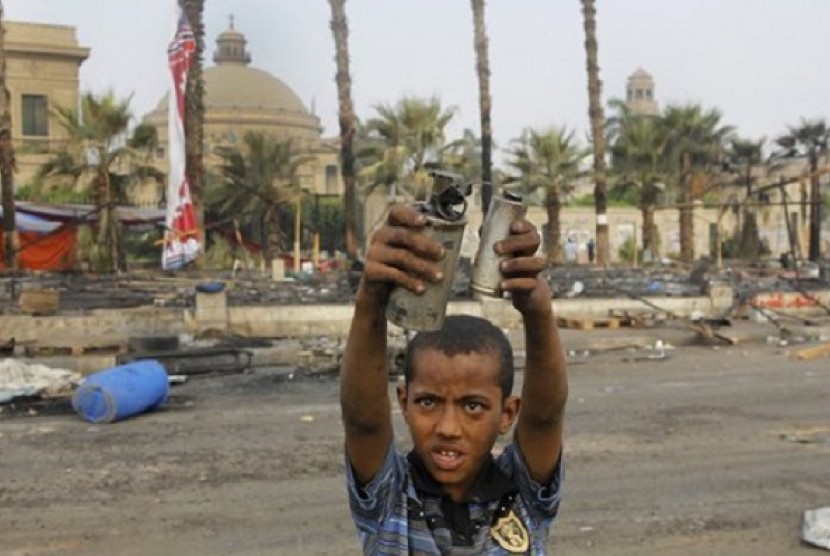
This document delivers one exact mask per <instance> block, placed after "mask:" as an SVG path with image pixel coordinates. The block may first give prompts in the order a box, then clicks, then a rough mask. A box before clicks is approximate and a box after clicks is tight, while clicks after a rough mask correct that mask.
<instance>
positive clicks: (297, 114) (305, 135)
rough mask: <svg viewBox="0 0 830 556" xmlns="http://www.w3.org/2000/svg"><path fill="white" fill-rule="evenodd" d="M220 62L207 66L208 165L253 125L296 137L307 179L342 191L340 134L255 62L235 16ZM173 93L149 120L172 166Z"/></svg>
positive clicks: (159, 155) (147, 192) (146, 199)
mask: <svg viewBox="0 0 830 556" xmlns="http://www.w3.org/2000/svg"><path fill="white" fill-rule="evenodd" d="M213 61H214V62H215V64H216V65H214V66H212V67H207V68H205V70H204V80H205V122H204V136H205V153H206V155H207V158H206V165H207V167H208V169H210V168H216V167H217V166H218V164H219V162H220V158H219V157H218V156H217V155H216V154H215V153H216V147H219V146H225V145H233V144H241V142H242V138H243V137H244V135H245V133H247V132H248V131H254V132H260V133H265V134H270V135H273V136H276V137H279V138H283V139H291V140H292V141H293V142H294V144H295V145H296V146H297V147H298V150H299V151H300V152H302V153H303V154H305V155H309V156H311V157H312V160H311V162H309V163H307V164H305V165H304V166H303V167H302V168H301V170H300V179H301V184H302V186H303V187H304V188H307V189H308V190H309V191H311V192H312V193H318V194H332V195H335V194H336V195H340V194H342V192H343V187H342V182H341V178H340V147H339V139H324V138H323V137H322V136H321V131H322V127H321V124H320V119H319V118H318V117H317V116H316V115H314V114H313V113H311V112H310V111H309V110H308V109H307V108H306V107H305V105H304V104H303V102H302V100H301V99H300V97H299V96H297V94H296V93H295V92H294V91H292V90H291V88H290V87H289V86H288V85H287V84H285V83H284V82H283V81H281V80H280V79H278V78H276V77H274V76H273V75H270V74H269V73H267V72H265V71H263V70H261V69H257V68H255V67H252V66H251V65H250V63H251V55H250V53H249V52H248V50H247V40H246V39H245V36H244V35H243V34H242V33H240V32H239V31H237V30H236V29H235V28H234V26H233V22H231V25H230V27H229V28H228V29H226V30H225V31H224V32H222V33H221V34H220V35H219V37H218V38H217V39H216V49H215V52H214V54H213ZM167 110H168V96H167V95H165V96H164V98H162V99H161V101H159V103H158V105H157V106H156V108H155V110H153V111H152V112H151V113H150V114H147V115H146V116H145V117H144V120H143V123H145V124H148V125H151V126H153V127H154V128H155V129H156V132H157V135H158V140H159V148H158V149H157V151H156V153H155V161H154V162H155V165H156V166H157V167H159V168H160V169H162V170H164V171H166V168H167V160H168V159H167V157H168V153H167V143H168V138H167ZM155 196H156V188H154V187H148V188H145V189H144V190H143V191H142V192H141V193H140V194H139V195H137V197H138V198H136V199H135V202H137V204H148V205H153V204H156V203H157V201H158V200H157V199H156V198H155Z"/></svg>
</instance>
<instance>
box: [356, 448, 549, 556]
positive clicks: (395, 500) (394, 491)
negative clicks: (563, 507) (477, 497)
mask: <svg viewBox="0 0 830 556" xmlns="http://www.w3.org/2000/svg"><path fill="white" fill-rule="evenodd" d="M495 464H496V465H497V466H498V468H499V470H500V471H501V472H502V473H504V475H506V476H507V477H508V478H509V479H510V480H511V481H512V482H513V484H514V485H515V489H513V490H514V491H515V492H516V494H515V495H510V496H507V497H502V498H501V499H495V500H481V501H480V502H476V501H473V502H469V503H468V504H469V517H470V521H471V522H472V523H473V524H475V531H476V533H475V535H474V538H473V539H472V540H471V542H470V543H469V544H468V545H466V546H454V545H453V540H452V539H453V535H452V531H449V530H448V529H447V528H446V525H445V523H446V520H444V519H442V516H441V498H440V497H437V496H435V495H433V494H431V493H429V492H425V491H422V490H418V489H416V488H415V481H413V469H412V464H411V463H410V462H409V461H407V458H406V456H404V455H403V454H401V453H399V452H397V451H396V450H395V447H394V445H391V444H390V447H389V452H388V453H387V455H386V459H385V460H384V462H383V465H382V467H381V469H380V470H379V471H378V473H377V474H376V475H375V477H374V478H373V479H372V480H371V481H370V482H369V483H368V484H367V485H365V486H364V487H363V488H360V487H359V486H358V483H357V480H356V479H355V477H354V473H353V471H352V467H351V464H350V463H349V462H348V458H347V463H346V475H347V481H348V490H349V506H350V508H351V512H352V519H354V522H355V525H356V527H357V532H358V538H359V540H360V543H361V545H362V547H363V553H364V554H366V555H373V556H375V555H383V556H393V555H398V556H403V555H409V554H413V555H441V554H451V555H453V556H458V555H485V556H496V555H503V554H515V552H508V551H506V550H505V549H503V548H502V547H501V546H499V545H498V544H497V543H496V542H495V541H494V540H493V538H492V537H491V535H490V525H491V524H492V519H493V516H494V515H495V514H496V512H499V511H500V508H499V506H500V503H501V504H502V505H505V504H506V505H507V506H510V507H509V508H508V510H510V509H512V511H513V512H514V513H515V515H516V516H517V517H518V518H519V519H520V520H521V522H522V523H523V524H524V526H525V527H526V528H527V530H528V532H529V536H530V547H529V549H528V551H527V552H524V553H523V554H532V555H544V554H546V549H545V546H546V540H547V535H548V530H549V529H550V525H551V523H552V522H553V519H554V518H555V517H556V513H557V511H558V510H559V502H560V499H561V490H560V486H561V483H562V460H561V456H560V460H559V463H557V466H556V470H555V472H554V473H553V478H552V479H551V482H550V484H548V485H540V484H538V483H536V482H534V481H533V480H532V479H531V478H530V476H529V474H528V470H527V466H526V464H525V462H524V460H523V458H522V456H521V454H520V453H519V450H518V448H517V447H516V445H515V444H513V443H511V444H509V445H508V446H507V448H505V450H504V451H503V452H502V453H501V454H500V455H499V456H498V457H497V458H496V459H495Z"/></svg>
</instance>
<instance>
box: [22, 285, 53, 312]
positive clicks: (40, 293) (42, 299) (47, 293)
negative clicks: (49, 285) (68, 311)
mask: <svg viewBox="0 0 830 556" xmlns="http://www.w3.org/2000/svg"><path fill="white" fill-rule="evenodd" d="M60 293H61V292H60V291H58V290H42V289H34V288H32V289H26V290H23V291H22V292H20V298H19V299H18V300H17V303H18V306H19V307H20V310H21V311H23V312H24V313H28V314H30V315H51V314H54V313H55V312H56V311H57V310H58V304H59V302H60Z"/></svg>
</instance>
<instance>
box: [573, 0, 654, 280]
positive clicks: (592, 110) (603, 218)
mask: <svg viewBox="0 0 830 556" xmlns="http://www.w3.org/2000/svg"><path fill="white" fill-rule="evenodd" d="M596 13H597V11H596V6H595V2H594V0H582V14H583V16H584V26H585V60H586V64H585V65H586V67H587V70H588V115H589V117H590V119H591V139H592V142H593V147H594V183H595V186H594V204H595V211H596V215H597V232H596V235H597V240H596V245H597V264H599V265H606V264H608V215H607V214H606V207H607V198H606V191H605V189H606V184H605V135H604V132H603V126H604V125H605V116H604V115H603V113H602V81H600V78H599V63H598V61H597V50H598V48H597V22H596ZM643 237H645V234H644V235H643Z"/></svg>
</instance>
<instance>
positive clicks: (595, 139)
mask: <svg viewBox="0 0 830 556" xmlns="http://www.w3.org/2000/svg"><path fill="white" fill-rule="evenodd" d="M595 4H596V3H595V1H594V0H582V14H583V23H584V27H585V66H586V69H587V71H588V116H589V117H590V120H591V141H592V145H593V151H594V184H595V186H594V202H595V205H594V210H595V211H596V218H597V223H596V246H597V247H596V249H597V264H599V265H600V266H604V265H607V264H608V255H609V253H608V215H607V205H608V200H607V195H606V181H605V180H606V168H605V134H604V132H603V126H604V125H605V116H604V115H603V112H602V81H601V80H600V78H599V62H598V61H597V58H598V54H597V51H598V46H597V22H596V13H597V10H596V5H595Z"/></svg>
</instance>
